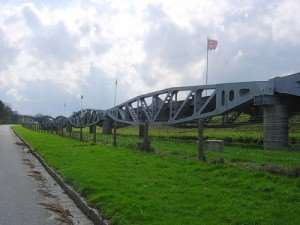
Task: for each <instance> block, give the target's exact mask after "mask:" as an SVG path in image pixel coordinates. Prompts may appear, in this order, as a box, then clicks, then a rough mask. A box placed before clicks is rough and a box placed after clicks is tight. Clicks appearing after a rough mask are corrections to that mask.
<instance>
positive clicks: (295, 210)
mask: <svg viewBox="0 0 300 225" xmlns="http://www.w3.org/2000/svg"><path fill="white" fill-rule="evenodd" d="M15 130H16V132H17V133H18V134H19V135H21V136H22V137H23V138H24V139H25V140H26V141H27V142H29V143H30V144H31V145H32V146H33V148H34V149H35V151H38V152H39V153H40V154H41V155H42V157H44V159H45V160H46V161H47V162H48V163H49V165H51V166H52V167H53V168H54V169H56V170H57V171H58V172H59V173H60V174H61V175H62V176H63V177H64V179H65V180H66V182H68V183H69V184H71V185H73V187H74V188H75V189H76V190H77V191H79V192H80V193H81V194H82V195H83V196H85V197H86V198H87V200H88V202H89V203H90V204H91V205H92V206H94V207H96V208H98V209H99V210H100V211H101V213H102V214H103V215H104V216H105V217H106V218H107V219H109V220H110V221H111V223H112V224H118V225H121V224H122V225H129V224H130V225H132V224H136V225H142V224H143V225H150V224H151V225H155V224H157V225H162V224H163V225H183V224H184V225H188V224H190V225H197V224H199V225H200V224H201V225H212V224H214V225H222V224H240V225H242V224H266V225H268V224H270V225H271V224H272V225H274V224H284V225H292V224H293V225H296V224H299V221H300V179H299V178H295V177H293V178H290V177H286V176H277V175H272V174H270V173H266V172H264V171H257V170H251V169H241V168H240V167H236V166H233V165H231V164H212V163H201V162H198V161H196V160H193V159H186V160H184V159H182V158H181V157H175V156H173V155H172V154H150V153H143V152H139V151H136V150H132V148H130V147H128V146H123V147H121V146H119V147H112V146H111V145H105V144H99V145H91V144H90V143H82V142H79V141H78V140H74V139H70V138H65V137H60V136H56V135H53V134H47V133H38V132H34V131H31V130H28V129H25V128H22V127H20V126H17V127H15ZM227 151H229V150H227ZM240 154H242V152H241V151H240ZM257 154H259V153H258V152H257ZM291 154H292V153H289V155H288V157H291ZM248 155H249V156H251V154H249V153H248ZM281 155H283V154H282V153H281ZM244 157H247V155H246V156H244ZM251 157H252V158H251V160H255V159H256V158H259V157H254V156H251ZM283 157H284V156H283ZM295 157H296V158H297V157H298V158H297V159H298V160H299V154H295ZM268 161H272V157H271V156H269V157H268ZM275 161H276V163H279V164H280V163H281V162H282V161H284V160H282V161H281V160H278V158H277V159H276V160H275ZM285 163H286V162H285ZM285 163H283V164H285Z"/></svg>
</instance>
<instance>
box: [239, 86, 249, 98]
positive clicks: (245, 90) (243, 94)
mask: <svg viewBox="0 0 300 225" xmlns="http://www.w3.org/2000/svg"><path fill="white" fill-rule="evenodd" d="M249 92H250V89H249V88H241V89H240V91H239V95H240V96H241V97H243V96H245V95H247V94H248V93H249Z"/></svg>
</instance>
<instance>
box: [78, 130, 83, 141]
mask: <svg viewBox="0 0 300 225" xmlns="http://www.w3.org/2000/svg"><path fill="white" fill-rule="evenodd" d="M79 140H80V141H83V133H82V127H80V134H79Z"/></svg>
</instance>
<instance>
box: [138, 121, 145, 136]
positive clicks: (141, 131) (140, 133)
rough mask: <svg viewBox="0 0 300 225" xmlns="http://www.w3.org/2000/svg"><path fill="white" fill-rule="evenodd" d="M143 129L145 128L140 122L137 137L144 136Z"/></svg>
mask: <svg viewBox="0 0 300 225" xmlns="http://www.w3.org/2000/svg"><path fill="white" fill-rule="evenodd" d="M144 129H145V126H144V125H143V124H140V125H139V138H142V137H144Z"/></svg>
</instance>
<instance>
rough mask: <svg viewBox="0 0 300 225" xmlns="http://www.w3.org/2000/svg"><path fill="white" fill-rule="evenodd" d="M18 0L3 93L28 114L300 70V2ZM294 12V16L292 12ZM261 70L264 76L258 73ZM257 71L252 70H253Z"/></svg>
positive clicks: (4, 24) (2, 26) (8, 28)
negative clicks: (213, 47)
mask: <svg viewBox="0 0 300 225" xmlns="http://www.w3.org/2000/svg"><path fill="white" fill-rule="evenodd" d="M267 3H268V4H264V3H263V2H261V1H258V0H246V1H242V2H241V1H229V0H221V1H217V0H211V1H206V0H189V1H178V0H144V1H141V0H130V1H123V0H113V1H112V0H102V1H96V0H89V1H80V0H76V1H48V2H28V1H21V0H20V1H9V2H7V3H5V4H4V3H3V5H2V6H1V9H0V36H1V37H0V84H1V88H2V90H0V97H1V94H2V97H3V98H5V100H6V101H7V102H11V103H12V105H13V106H15V107H17V110H19V111H20V112H24V113H33V114H35V113H38V112H40V113H50V114H60V113H61V112H62V110H63V109H62V107H61V106H62V105H63V103H64V102H68V107H69V108H68V109H67V110H68V111H69V112H71V111H73V110H77V109H78V107H79V104H78V99H77V96H78V95H80V94H84V95H85V96H86V98H85V100H86V103H87V106H88V107H97V108H107V107H110V106H111V104H110V103H111V101H112V99H113V98H110V97H111V95H112V94H113V83H114V79H115V78H118V79H119V84H120V87H119V88H120V90H119V92H120V93H119V101H123V100H126V99H128V98H130V97H134V95H137V94H142V93H145V92H148V91H153V90H157V89H160V88H166V87H169V86H178V85H193V84H199V83H203V75H204V72H205V64H206V63H205V57H206V56H205V52H206V50H205V41H206V37H207V36H210V37H214V38H216V39H218V40H219V49H218V51H214V52H211V54H210V78H209V80H210V82H213V83H215V82H224V81H226V82H230V81H241V80H243V81H246V80H249V79H253V80H255V79H257V78H259V79H267V78H269V77H270V75H272V74H275V73H276V75H278V74H280V73H286V72H290V71H295V72H296V71H297V70H300V66H299V65H300V62H299V60H298V57H297V53H298V52H299V48H300V43H299V39H298V36H299V35H300V24H299V23H300V22H299V21H300V18H299V14H298V12H299V10H300V3H299V1H297V0H294V1H293V0H285V1H277V0H273V1H268V2H267ZM287 12H288V13H287ZM253 74H254V75H253ZM250 75H251V76H250Z"/></svg>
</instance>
